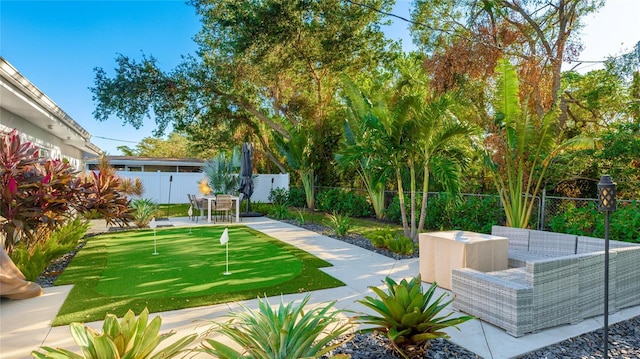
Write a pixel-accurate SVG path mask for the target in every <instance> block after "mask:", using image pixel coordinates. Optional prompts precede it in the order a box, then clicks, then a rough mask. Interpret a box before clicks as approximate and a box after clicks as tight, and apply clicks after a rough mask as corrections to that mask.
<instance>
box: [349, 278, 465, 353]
mask: <svg viewBox="0 0 640 359" xmlns="http://www.w3.org/2000/svg"><path fill="white" fill-rule="evenodd" d="M385 282H386V285H387V288H388V290H389V291H388V292H384V291H383V290H381V289H380V288H377V287H369V288H371V290H373V291H374V292H375V293H376V294H377V295H378V297H379V298H373V297H371V296H366V297H365V298H364V299H363V300H358V301H357V302H359V303H361V304H364V305H365V306H367V307H369V308H370V309H373V310H374V311H375V312H376V313H378V314H379V315H366V314H362V315H360V316H359V317H357V321H358V322H360V323H361V324H368V325H373V327H370V328H366V329H363V331H380V332H382V333H385V334H386V335H387V337H388V338H389V342H390V343H391V345H392V346H393V348H394V349H395V350H396V351H397V352H398V353H399V354H400V355H402V357H403V358H407V359H408V358H409V356H408V355H407V354H406V353H407V352H410V353H412V356H414V357H420V358H424V355H425V352H426V350H427V347H428V344H429V340H432V339H437V338H449V336H448V335H447V333H445V332H443V331H442V329H444V328H448V327H454V328H456V329H459V328H458V327H457V325H458V324H461V323H464V322H466V321H467V320H470V319H473V318H474V317H472V316H461V317H457V318H449V317H450V316H451V314H452V313H451V312H450V313H448V314H445V315H440V312H441V311H442V310H443V309H445V308H446V307H447V306H448V305H449V304H450V303H451V302H453V299H451V300H449V301H444V300H443V299H444V297H445V296H446V295H448V294H446V293H443V294H442V295H441V296H439V297H438V298H437V299H435V300H433V298H434V293H435V290H436V288H437V285H436V284H435V283H434V284H432V285H431V287H429V289H428V290H427V291H426V292H424V291H423V289H422V281H421V278H420V275H419V274H418V276H417V277H415V278H413V279H411V280H410V281H407V280H406V279H403V280H402V281H400V283H396V282H395V281H394V280H393V279H391V278H389V277H387V278H386V279H385ZM439 315H440V316H439Z"/></svg>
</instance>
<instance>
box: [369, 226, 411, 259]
mask: <svg viewBox="0 0 640 359" xmlns="http://www.w3.org/2000/svg"><path fill="white" fill-rule="evenodd" d="M367 238H369V240H371V243H372V244H373V246H374V247H376V248H386V249H389V250H390V251H392V252H394V253H398V254H404V255H411V254H413V252H414V250H415V249H414V246H415V245H414V243H413V241H412V240H411V238H408V237H405V236H403V235H401V234H398V233H397V232H396V231H394V230H392V229H391V228H389V227H385V228H378V229H376V230H375V231H373V232H371V233H370V234H368V235H367Z"/></svg>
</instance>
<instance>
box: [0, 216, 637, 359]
mask: <svg viewBox="0 0 640 359" xmlns="http://www.w3.org/2000/svg"><path fill="white" fill-rule="evenodd" d="M170 222H171V224H172V225H174V226H189V225H193V224H192V223H191V222H190V221H188V220H187V219H186V218H172V219H171V220H170ZM242 224H244V225H247V226H248V227H251V228H253V229H256V230H258V231H261V232H263V233H266V234H268V235H270V236H272V237H275V238H278V239H280V240H282V241H284V242H287V243H290V244H292V245H295V246H297V247H299V248H301V249H304V250H306V251H308V252H310V253H312V254H314V255H316V256H318V257H320V258H322V259H324V260H326V261H328V262H330V263H331V264H333V267H328V268H323V270H324V271H326V272H327V273H329V274H331V275H332V276H334V277H335V278H337V279H340V280H341V281H343V282H344V283H345V284H346V286H343V287H339V288H332V289H325V290H319V291H315V292H312V293H311V301H310V303H312V304H314V303H325V302H329V301H332V300H337V304H336V308H339V309H351V310H356V311H364V310H365V307H364V306H362V305H361V304H359V303H355V301H356V300H358V299H361V298H363V297H364V296H365V295H371V294H372V292H371V291H370V290H369V289H368V286H371V285H377V286H382V281H383V280H384V278H385V277H386V276H391V277H392V278H394V279H395V280H399V279H402V278H410V277H413V276H415V275H417V273H418V260H417V259H406V260H398V261H396V260H393V259H390V258H388V257H385V256H382V255H379V254H376V253H372V252H370V251H368V250H365V249H362V248H360V247H357V246H353V245H350V244H347V243H344V242H342V241H339V240H335V239H332V238H329V237H326V236H322V235H319V234H317V233H314V232H311V231H307V230H304V229H301V228H299V227H296V226H292V225H289V224H286V223H282V222H278V221H274V220H271V219H268V218H266V217H262V218H243V222H242ZM200 225H206V221H204V223H202V222H201V223H200ZM104 229H105V227H104V224H103V222H102V221H99V222H96V225H95V226H93V227H92V230H93V231H104ZM427 286H428V284H426V283H425V287H427ZM70 289H71V286H58V287H52V288H45V294H44V295H43V296H41V297H37V298H32V299H25V300H15V301H12V300H2V301H0V358H2V359H17V358H29V357H30V352H31V351H32V350H36V349H38V348H39V347H40V346H41V345H46V346H51V347H62V348H67V349H70V350H72V351H77V350H78V348H77V347H76V346H75V343H74V342H73V340H72V338H71V336H70V334H69V327H68V326H61V327H54V328H52V327H51V322H52V321H53V319H54V317H55V316H56V314H57V312H58V310H59V308H60V307H61V306H62V303H63V302H64V300H65V298H66V296H67V294H68V293H69V290H70ZM304 296H305V293H302V294H290V295H285V296H283V297H282V299H283V300H284V301H285V302H289V301H291V300H300V299H302V298H303V297H304ZM269 301H270V303H271V304H278V303H279V302H280V297H275V298H269ZM242 304H244V305H245V306H247V307H249V308H252V309H255V308H257V300H249V301H244V302H243V303H242ZM238 309H239V306H238V304H237V303H228V304H220V305H212V306H207V307H199V308H191V309H182V310H175V311H169V312H162V313H152V314H151V315H150V317H154V316H156V315H160V316H161V317H162V331H161V332H162V333H164V332H167V331H170V330H173V331H175V332H177V333H176V335H175V336H173V337H172V339H176V338H178V337H181V336H184V335H188V334H190V333H194V332H197V333H200V334H201V333H203V332H204V331H205V330H206V329H207V328H208V325H207V323H209V322H210V321H212V320H216V319H218V320H219V319H221V318H222V317H224V316H225V315H226V314H227V313H228V312H229V311H231V310H234V311H235V310H238ZM637 315H640V307H635V308H630V309H626V310H622V311H620V312H618V313H616V314H613V315H611V316H610V317H609V323H610V324H613V323H616V322H618V321H621V320H626V319H629V318H632V317H634V316H637ZM88 325H89V326H91V327H94V328H96V329H99V328H101V325H102V323H101V322H94V323H89V324H88ZM602 325H603V324H602V318H601V317H597V318H593V319H588V320H584V321H582V322H580V323H578V324H574V325H565V326H560V327H556V328H552V329H548V330H544V331H541V332H538V333H535V334H529V335H525V336H523V337H520V338H514V337H511V336H510V335H508V334H506V333H505V332H504V330H502V329H500V328H497V327H494V326H492V325H490V324H487V323H484V322H481V321H479V320H473V321H469V322H466V323H463V324H462V325H460V331H458V330H456V329H449V330H447V332H448V333H449V334H450V335H451V341H452V342H454V343H456V344H458V345H460V346H462V347H464V348H466V349H468V350H470V351H472V352H474V353H477V354H478V355H479V356H481V357H483V358H487V359H488V358H493V359H502V358H514V357H517V356H519V355H522V354H525V353H528V352H530V351H533V350H536V349H538V348H541V347H545V346H547V345H550V344H553V343H557V342H560V341H562V340H564V339H567V338H570V337H573V336H576V335H580V334H583V333H586V332H589V331H592V330H596V329H599V328H602ZM216 339H220V338H216ZM167 342H168V341H167ZM195 357H197V358H207V356H203V355H198V356H195Z"/></svg>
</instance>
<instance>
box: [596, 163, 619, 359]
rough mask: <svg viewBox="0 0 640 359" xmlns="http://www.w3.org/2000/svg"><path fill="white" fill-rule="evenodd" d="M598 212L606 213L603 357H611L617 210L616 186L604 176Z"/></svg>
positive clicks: (600, 189)
mask: <svg viewBox="0 0 640 359" xmlns="http://www.w3.org/2000/svg"><path fill="white" fill-rule="evenodd" d="M598 210H600V211H604V327H603V332H604V334H603V342H604V352H603V353H602V356H603V357H605V358H608V357H609V214H610V213H611V212H613V211H615V210H616V184H615V183H614V182H613V181H612V180H611V176H609V175H604V176H602V178H600V183H598Z"/></svg>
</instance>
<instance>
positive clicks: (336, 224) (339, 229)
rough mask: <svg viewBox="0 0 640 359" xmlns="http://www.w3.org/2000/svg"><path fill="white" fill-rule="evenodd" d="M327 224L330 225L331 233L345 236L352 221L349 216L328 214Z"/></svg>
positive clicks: (351, 225) (351, 226)
mask: <svg viewBox="0 0 640 359" xmlns="http://www.w3.org/2000/svg"><path fill="white" fill-rule="evenodd" d="M327 225H328V226H329V227H331V229H332V230H333V233H335V234H336V235H337V236H346V235H347V234H348V233H349V231H350V230H351V228H353V223H352V222H351V218H350V217H349V216H347V215H341V214H337V213H333V214H330V215H329V219H328V222H327Z"/></svg>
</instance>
